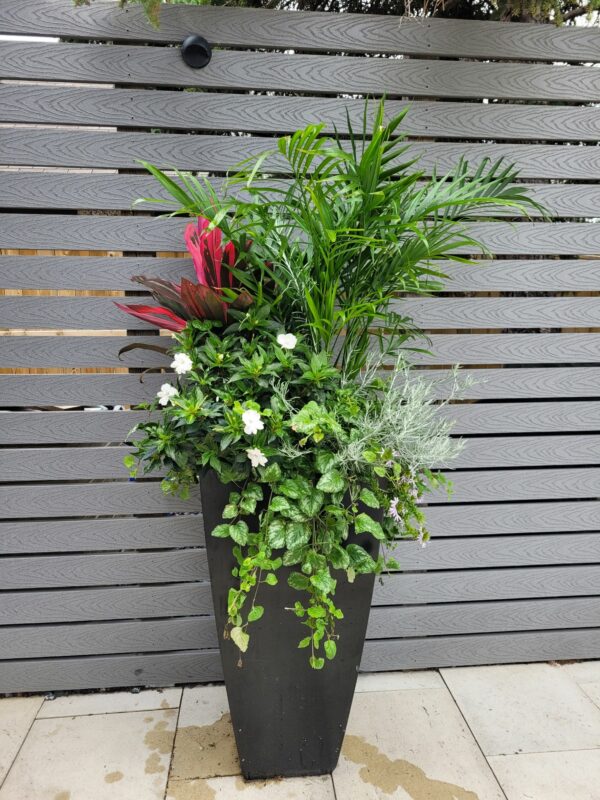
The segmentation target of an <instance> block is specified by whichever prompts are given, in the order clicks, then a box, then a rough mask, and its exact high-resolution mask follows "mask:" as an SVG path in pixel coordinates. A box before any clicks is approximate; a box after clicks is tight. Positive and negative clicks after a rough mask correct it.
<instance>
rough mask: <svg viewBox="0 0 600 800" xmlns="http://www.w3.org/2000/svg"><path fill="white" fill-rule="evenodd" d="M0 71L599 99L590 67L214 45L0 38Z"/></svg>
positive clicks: (294, 88) (317, 90)
mask: <svg viewBox="0 0 600 800" xmlns="http://www.w3.org/2000/svg"><path fill="white" fill-rule="evenodd" d="M0 77H1V78H8V79H17V80H54V81H82V82H92V83H127V84H133V85H138V84H139V85H154V86H184V87H201V88H205V89H238V90H252V91H256V90H263V91H281V92H290V91H291V92H304V93H314V94H333V93H341V92H348V93H353V94H368V95H374V94H375V95H381V94H387V95H390V96H398V95H400V96H401V95H407V94H410V95H412V96H417V97H419V96H420V97H457V98H461V99H463V98H480V97H489V98H497V99H502V100H519V99H532V100H536V101H538V100H563V101H564V100H567V101H569V102H582V103H589V102H598V101H599V100H600V87H599V86H598V79H597V75H596V74H595V70H594V69H590V68H589V67H577V66H560V65H548V64H539V65H536V64H528V66H527V69H523V66H522V64H510V63H490V62H484V63H473V62H470V61H434V60H427V61H420V60H415V59H389V58H349V57H347V56H336V55H328V56H322V55H305V54H293V55H292V54H289V53H265V52H260V53H256V52H252V53H251V52H240V51H228V50H215V51H214V52H213V54H212V58H211V61H210V63H209V64H207V65H206V66H205V67H203V68H202V69H201V70H194V69H190V68H189V67H188V66H187V65H186V64H185V62H184V61H183V60H182V58H181V53H180V51H179V50H178V49H177V48H173V47H152V46H147V47H137V46H133V47H132V46H128V45H112V46H110V47H106V46H105V45H101V44H74V43H64V44H63V43H59V44H53V43H39V42H0Z"/></svg>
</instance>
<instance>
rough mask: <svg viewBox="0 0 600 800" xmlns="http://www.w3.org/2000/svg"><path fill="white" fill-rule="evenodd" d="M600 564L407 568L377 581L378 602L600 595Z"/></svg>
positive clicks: (438, 601) (416, 602)
mask: <svg viewBox="0 0 600 800" xmlns="http://www.w3.org/2000/svg"><path fill="white" fill-rule="evenodd" d="M599 579H600V565H593V566H566V567H522V568H519V567H513V568H509V569H480V570H478V569H472V570H452V571H449V572H443V571H442V572H407V573H405V574H395V575H388V576H387V577H386V578H385V579H384V581H383V584H379V583H376V584H375V591H374V594H373V604H374V605H376V606H393V605H397V604H401V605H422V604H424V603H462V602H472V601H474V600H479V601H482V600H486V601H487V600H519V599H523V600H524V599H527V598H534V597H577V596H582V595H597V594H598V580H599Z"/></svg>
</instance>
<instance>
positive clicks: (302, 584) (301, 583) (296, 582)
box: [288, 572, 310, 589]
mask: <svg viewBox="0 0 600 800" xmlns="http://www.w3.org/2000/svg"><path fill="white" fill-rule="evenodd" d="M288 585H289V586H291V587H292V589H308V588H309V587H310V581H309V579H308V578H307V577H306V575H302V573H301V572H292V573H290V575H289V576H288Z"/></svg>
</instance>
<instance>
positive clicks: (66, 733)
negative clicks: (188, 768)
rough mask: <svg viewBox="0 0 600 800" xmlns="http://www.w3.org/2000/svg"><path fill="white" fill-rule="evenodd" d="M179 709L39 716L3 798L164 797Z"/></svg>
mask: <svg viewBox="0 0 600 800" xmlns="http://www.w3.org/2000/svg"><path fill="white" fill-rule="evenodd" d="M176 720H177V711H176V710H172V709H171V710H167V711H137V712H131V713H122V714H94V715H91V716H83V717H65V718H60V719H58V718H54V719H38V720H36V721H35V722H34V724H33V726H32V728H31V731H30V733H29V735H28V736H27V739H26V741H25V743H24V744H23V746H22V748H21V750H20V752H19V755H18V756H17V758H16V759H15V761H14V764H13V766H12V769H11V770H10V772H9V774H8V777H7V778H6V780H5V782H4V784H3V786H2V788H1V789H0V800H163V797H164V793H165V787H166V783H167V775H168V767H169V758H170V755H171V750H172V745H173V737H174V734H175V723H176Z"/></svg>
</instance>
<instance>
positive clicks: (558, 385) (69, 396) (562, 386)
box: [0, 366, 600, 428]
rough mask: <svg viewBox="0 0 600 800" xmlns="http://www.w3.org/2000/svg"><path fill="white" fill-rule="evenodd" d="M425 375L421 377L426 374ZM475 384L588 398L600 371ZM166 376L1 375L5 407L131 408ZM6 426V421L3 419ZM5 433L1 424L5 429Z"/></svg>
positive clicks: (599, 382) (468, 393)
mask: <svg viewBox="0 0 600 800" xmlns="http://www.w3.org/2000/svg"><path fill="white" fill-rule="evenodd" d="M420 374H421V373H420ZM461 375H463V377H465V376H471V377H472V378H473V380H474V381H475V382H474V383H473V385H471V386H469V387H468V388H465V389H464V390H463V391H462V392H461V397H464V398H465V399H475V400H502V399H521V400H522V399H526V398H534V399H543V398H556V401H558V398H563V399H564V398H569V397H572V398H582V397H597V396H598V395H600V370H598V369H597V368H596V367H593V366H590V367H547V368H544V367H539V368H535V367H522V368H514V369H508V368H507V369H471V370H469V369H463V370H461ZM422 377H424V378H426V379H428V380H430V381H432V382H433V394H434V396H435V397H439V398H443V397H445V396H447V394H448V386H450V384H451V383H452V382H453V377H452V373H451V372H449V371H448V370H435V369H432V370H429V369H428V370H425V371H424V373H423V374H422ZM166 379H168V380H170V378H168V377H167V376H166V375H164V374H159V375H153V374H149V375H145V376H144V380H143V381H140V379H139V376H138V375H133V374H132V375H115V374H111V373H98V374H93V373H92V374H87V375H0V407H4V408H7V407H16V406H25V407H26V406H35V405H41V404H44V405H63V406H69V405H70V406H77V405H82V406H83V405H88V406H93V405H128V404H136V403H141V402H147V401H148V400H152V399H153V398H154V396H155V395H156V393H157V392H158V390H159V388H160V386H161V384H163V383H164V382H165V380H166ZM0 423H1V420H0ZM0 428H1V424H0Z"/></svg>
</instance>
